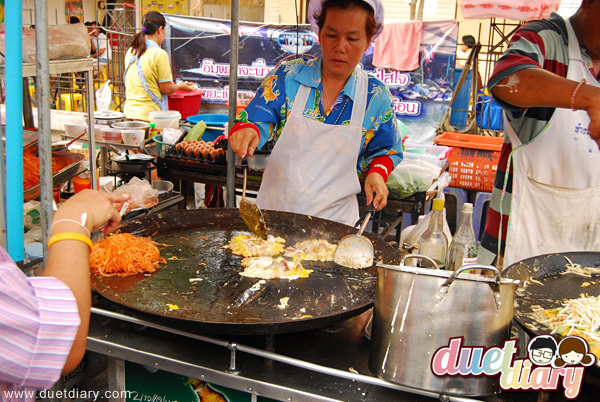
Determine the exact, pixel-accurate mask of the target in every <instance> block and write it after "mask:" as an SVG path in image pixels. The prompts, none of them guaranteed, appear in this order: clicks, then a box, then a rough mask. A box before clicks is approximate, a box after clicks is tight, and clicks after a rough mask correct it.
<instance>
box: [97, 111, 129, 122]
mask: <svg viewBox="0 0 600 402" xmlns="http://www.w3.org/2000/svg"><path fill="white" fill-rule="evenodd" d="M124 117H125V113H121V112H117V111H115V110H100V111H97V112H94V119H101V120H111V119H122V118H124Z"/></svg>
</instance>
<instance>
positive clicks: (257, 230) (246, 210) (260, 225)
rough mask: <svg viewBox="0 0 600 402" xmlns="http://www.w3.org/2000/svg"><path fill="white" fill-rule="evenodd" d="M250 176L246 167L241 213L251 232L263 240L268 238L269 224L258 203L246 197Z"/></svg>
mask: <svg viewBox="0 0 600 402" xmlns="http://www.w3.org/2000/svg"><path fill="white" fill-rule="evenodd" d="M247 177H248V168H247V167H244V187H243V192H242V200H241V201H240V207H239V210H240V214H241V215H242V219H243V220H244V222H245V223H246V226H248V229H250V231H251V232H253V233H254V234H256V235H257V236H258V237H260V238H261V239H263V240H266V239H267V224H266V223H265V218H264V216H263V214H262V211H261V210H260V208H258V205H256V204H255V203H253V202H252V201H249V200H248V199H246V180H247Z"/></svg>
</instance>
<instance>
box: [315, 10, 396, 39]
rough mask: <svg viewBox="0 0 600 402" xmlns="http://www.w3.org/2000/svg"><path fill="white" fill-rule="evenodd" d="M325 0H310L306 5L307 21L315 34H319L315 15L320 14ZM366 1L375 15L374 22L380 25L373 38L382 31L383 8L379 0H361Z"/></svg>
mask: <svg viewBox="0 0 600 402" xmlns="http://www.w3.org/2000/svg"><path fill="white" fill-rule="evenodd" d="M326 1H327V0H310V4H309V5H308V22H310V26H311V27H312V29H313V31H315V33H316V34H319V26H318V25H317V19H316V18H315V16H318V15H320V14H321V9H322V8H323V3H325V2H326ZM363 1H364V2H365V3H367V4H368V5H369V6H370V7H371V8H372V9H373V13H374V15H375V22H376V23H377V24H379V25H381V29H380V30H378V31H377V32H375V35H373V39H375V38H376V37H378V36H379V35H380V34H381V32H382V31H383V20H384V10H383V4H382V3H381V0H363Z"/></svg>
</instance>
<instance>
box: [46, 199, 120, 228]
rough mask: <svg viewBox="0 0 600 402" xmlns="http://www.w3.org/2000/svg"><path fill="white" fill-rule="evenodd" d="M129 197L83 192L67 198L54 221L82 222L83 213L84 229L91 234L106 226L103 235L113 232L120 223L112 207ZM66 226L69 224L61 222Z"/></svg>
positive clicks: (117, 212) (117, 214)
mask: <svg viewBox="0 0 600 402" xmlns="http://www.w3.org/2000/svg"><path fill="white" fill-rule="evenodd" d="M128 198H129V196H127V195H123V194H111V193H105V192H102V191H97V190H83V191H81V192H79V193H77V194H75V195H74V196H73V197H71V198H69V199H68V200H67V201H66V202H65V203H64V204H62V205H61V206H60V208H59V209H58V211H56V213H55V214H54V221H55V222H56V221H58V220H61V219H69V220H74V221H77V222H82V215H83V214H84V213H85V222H82V223H83V224H84V225H85V227H86V228H87V229H88V230H89V231H90V233H91V232H93V231H94V230H97V229H98V228H100V227H101V226H103V225H105V224H106V228H105V229H104V233H110V232H112V231H114V230H115V229H116V228H117V227H118V226H119V222H121V215H119V211H117V210H116V209H115V207H114V204H119V203H123V202H125V201H127V199H128ZM61 224H64V225H67V224H69V222H68V221H67V222H61Z"/></svg>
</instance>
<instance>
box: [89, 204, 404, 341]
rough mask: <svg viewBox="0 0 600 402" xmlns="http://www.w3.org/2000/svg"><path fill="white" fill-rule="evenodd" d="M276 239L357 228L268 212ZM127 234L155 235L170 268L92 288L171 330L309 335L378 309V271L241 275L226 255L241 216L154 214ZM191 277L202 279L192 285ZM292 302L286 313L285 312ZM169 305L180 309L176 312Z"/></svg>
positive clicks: (387, 255) (336, 236)
mask: <svg viewBox="0 0 600 402" xmlns="http://www.w3.org/2000/svg"><path fill="white" fill-rule="evenodd" d="M264 213H265V220H266V222H267V226H268V228H269V234H272V235H275V236H281V237H283V238H284V239H286V244H287V245H293V244H294V243H296V242H297V241H301V240H307V239H326V240H328V241H330V242H335V243H337V242H338V241H339V240H340V239H341V238H342V237H343V236H345V235H347V234H350V233H355V232H356V230H357V229H355V228H352V227H350V226H346V225H342V224H339V223H336V222H331V221H328V220H324V219H319V218H313V217H309V216H306V215H298V214H292V213H286V212H277V211H264ZM121 230H122V231H123V232H131V233H134V234H136V235H142V236H151V237H152V239H153V240H155V241H157V242H158V243H163V244H168V245H169V246H161V247H160V248H161V255H162V256H164V257H165V258H167V262H168V263H167V265H166V266H162V267H161V268H160V269H159V270H158V272H156V273H154V274H152V275H148V276H144V275H134V276H129V277H124V278H121V277H109V278H103V277H96V276H94V277H93V278H92V287H93V288H94V289H95V290H96V291H97V292H98V293H100V294H101V295H102V296H104V297H106V298H108V299H109V300H112V301H113V302H116V303H118V304H119V305H121V306H122V307H124V308H125V309H126V310H129V311H130V312H131V313H133V314H138V315H142V316H143V318H146V319H153V320H159V321H161V323H164V324H165V325H170V326H175V327H177V328H185V329H188V330H194V331H199V332H206V333H218V334H232V335H263V334H275V333H283V332H296V331H304V330H309V329H314V328H319V327H323V326H327V325H330V324H332V323H334V322H336V321H340V320H343V319H345V318H349V317H352V316H354V315H357V314H360V313H361V312H363V311H365V310H366V309H368V308H369V307H371V305H372V304H373V300H374V296H375V287H376V277H377V269H376V267H375V266H373V267H371V268H367V269H364V270H353V269H349V268H343V267H340V266H338V265H336V264H334V263H332V262H329V263H309V262H304V264H303V265H304V266H305V267H306V268H308V269H313V270H314V272H313V273H312V274H310V276H309V277H308V278H303V279H297V280H292V281H288V280H282V279H274V280H267V281H265V283H263V284H258V282H259V280H258V279H253V278H245V277H242V276H240V275H239V273H240V271H241V265H240V261H241V257H238V256H234V255H233V254H231V251H230V250H228V249H224V248H223V246H225V245H226V244H227V243H228V242H229V240H230V239H231V238H232V237H234V236H235V235H237V234H239V233H248V231H247V229H246V227H245V225H244V222H243V221H242V219H241V216H240V215H239V212H238V210H237V209H199V210H189V211H173V212H167V213H160V214H154V215H148V216H145V217H143V218H141V219H137V220H132V221H129V222H127V223H125V224H124V225H123V226H121ZM371 239H372V240H373V244H374V248H375V254H376V259H378V260H380V261H383V262H384V263H387V264H398V263H399V262H400V253H399V252H398V250H396V249H395V248H394V247H391V246H390V245H388V244H387V243H385V242H383V241H382V240H380V239H378V238H376V237H371ZM190 278H203V280H202V281H201V282H194V283H190V281H189V279H190ZM285 298H288V299H287V307H285V308H283V306H284V304H285V302H284V301H285V300H286V299H285ZM169 304H171V305H176V306H177V307H178V309H176V310H173V309H171V310H170V309H169V306H168V305H169Z"/></svg>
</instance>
